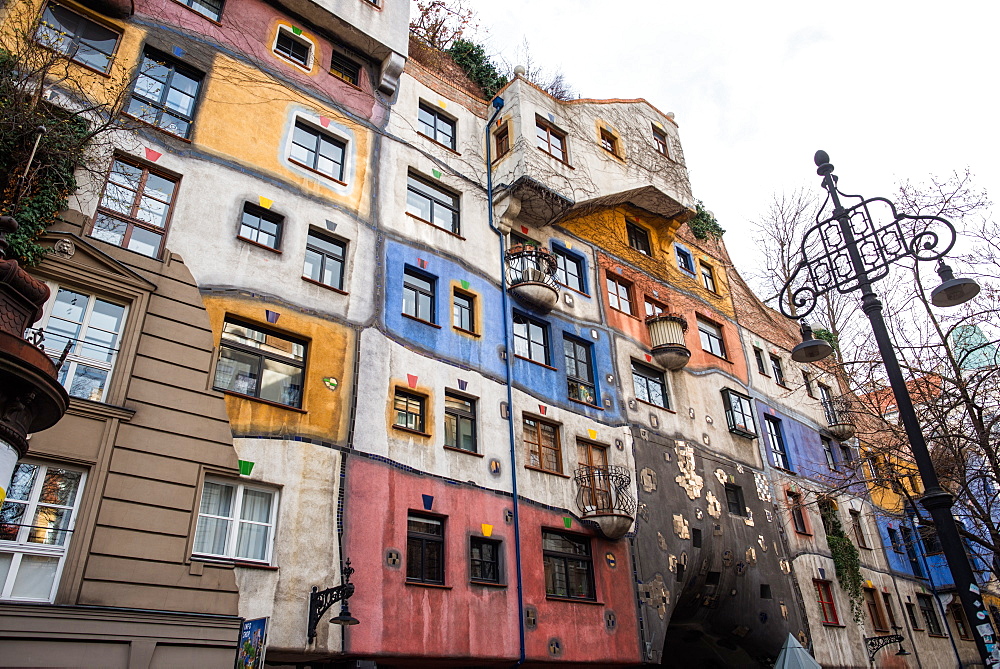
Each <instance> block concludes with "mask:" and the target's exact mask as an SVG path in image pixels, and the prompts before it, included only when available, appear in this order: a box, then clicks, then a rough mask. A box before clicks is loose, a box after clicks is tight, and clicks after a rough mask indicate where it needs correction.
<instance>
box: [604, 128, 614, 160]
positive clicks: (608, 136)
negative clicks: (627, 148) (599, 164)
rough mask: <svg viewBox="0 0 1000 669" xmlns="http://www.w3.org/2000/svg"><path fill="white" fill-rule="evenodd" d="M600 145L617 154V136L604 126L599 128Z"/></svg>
mask: <svg viewBox="0 0 1000 669" xmlns="http://www.w3.org/2000/svg"><path fill="white" fill-rule="evenodd" d="M601 147H602V148H603V149H604V150H605V151H609V152H611V153H613V154H614V155H616V156H617V155H618V138H617V137H615V136H614V134H613V133H612V132H611V131H610V130H607V129H605V128H601Z"/></svg>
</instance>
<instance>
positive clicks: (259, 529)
mask: <svg viewBox="0 0 1000 669" xmlns="http://www.w3.org/2000/svg"><path fill="white" fill-rule="evenodd" d="M270 534H271V528H270V527H269V526H267V525H254V524H251V523H240V531H239V535H238V536H237V537H236V552H235V557H238V558H246V559H248V560H266V559H267V540H268V537H269V536H270Z"/></svg>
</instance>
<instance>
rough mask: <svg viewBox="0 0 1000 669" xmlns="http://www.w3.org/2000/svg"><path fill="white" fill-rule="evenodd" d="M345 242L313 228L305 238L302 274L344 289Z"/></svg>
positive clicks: (318, 281) (326, 284) (325, 284)
mask: <svg viewBox="0 0 1000 669" xmlns="http://www.w3.org/2000/svg"><path fill="white" fill-rule="evenodd" d="M346 255H347V244H345V243H344V242H342V241H340V240H337V239H333V238H332V237H328V236H327V235H324V234H322V233H319V232H316V231H314V230H310V231H309V236H308V237H307V238H306V259H305V264H304V265H303V267H302V276H304V277H306V278H307V279H310V280H312V281H316V282H317V283H321V284H323V285H324V286H330V287H331V288H336V289H337V290H343V289H344V258H345V257H346Z"/></svg>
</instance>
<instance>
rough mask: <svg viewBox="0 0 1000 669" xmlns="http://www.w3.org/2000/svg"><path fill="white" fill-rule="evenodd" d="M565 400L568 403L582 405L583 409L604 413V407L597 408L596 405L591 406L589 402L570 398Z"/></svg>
mask: <svg viewBox="0 0 1000 669" xmlns="http://www.w3.org/2000/svg"><path fill="white" fill-rule="evenodd" d="M566 399H568V400H569V401H570V402H574V403H576V404H582V405H583V406H585V407H590V408H591V409H597V410H598V411H604V407H602V406H598V405H596V404H591V403H590V402H584V401H583V400H575V399H573V398H572V397H567V398H566Z"/></svg>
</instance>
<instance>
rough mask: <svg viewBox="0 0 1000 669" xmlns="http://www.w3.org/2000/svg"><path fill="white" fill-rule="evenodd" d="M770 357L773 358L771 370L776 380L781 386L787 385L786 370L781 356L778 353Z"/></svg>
mask: <svg viewBox="0 0 1000 669" xmlns="http://www.w3.org/2000/svg"><path fill="white" fill-rule="evenodd" d="M768 357H769V358H770V359H771V371H772V372H774V382H775V383H777V384H778V385H779V386H783V385H785V371H784V370H783V369H782V368H781V358H779V357H778V356H776V355H772V356H768Z"/></svg>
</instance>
